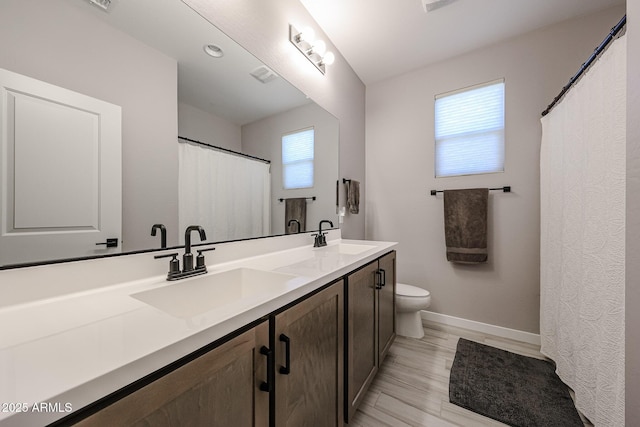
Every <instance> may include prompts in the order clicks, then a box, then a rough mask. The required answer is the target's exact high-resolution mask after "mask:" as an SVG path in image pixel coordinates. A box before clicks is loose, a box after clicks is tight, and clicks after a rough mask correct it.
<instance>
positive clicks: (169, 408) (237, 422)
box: [73, 252, 396, 427]
mask: <svg viewBox="0 0 640 427" xmlns="http://www.w3.org/2000/svg"><path fill="white" fill-rule="evenodd" d="M395 259H396V258H395V252H390V253H388V254H387V255H385V256H383V257H381V258H379V259H377V260H376V261H373V262H371V263H369V264H367V265H365V266H364V267H362V268H360V269H358V270H356V271H354V272H352V273H350V274H348V275H347V276H345V277H344V278H342V279H340V280H337V281H335V282H333V283H331V284H329V285H327V286H325V287H323V288H322V289H321V290H319V291H315V292H312V293H311V294H310V295H309V296H306V297H304V298H301V299H300V300H298V301H296V302H294V303H292V304H290V305H289V306H287V307H283V308H281V309H279V310H277V311H275V312H273V313H271V314H270V315H269V316H267V317H265V318H264V319H263V321H262V322H259V321H256V322H254V325H255V326H253V327H250V326H247V327H245V328H243V329H242V330H240V331H238V332H236V333H235V334H233V335H231V338H229V339H228V340H226V341H224V342H223V343H222V344H220V345H218V346H215V347H214V344H211V345H210V346H208V347H207V348H205V349H200V350H199V351H198V352H196V353H194V354H192V355H191V356H189V357H188V358H187V359H183V360H181V361H178V362H176V363H174V364H172V366H173V365H175V366H179V367H177V368H175V367H166V368H163V369H161V370H160V371H158V372H156V373H155V374H153V375H152V377H153V378H151V377H149V378H147V379H145V380H144V381H145V385H141V384H140V383H138V384H137V385H136V384H133V385H131V386H129V387H127V388H128V389H132V390H135V391H132V392H125V391H122V390H121V391H119V392H117V393H116V394H115V395H113V396H110V397H108V398H106V399H105V402H107V401H109V402H111V401H112V402H111V403H109V404H108V406H106V407H104V408H103V409H100V410H99V411H97V412H95V413H92V414H91V415H89V416H88V417H87V416H85V415H83V413H84V414H86V413H88V411H92V412H93V411H95V409H96V407H97V406H92V407H91V408H89V409H87V408H85V409H83V410H82V411H80V412H81V413H78V414H75V415H74V416H73V417H75V419H81V420H80V421H79V422H78V424H76V425H79V426H104V425H118V426H204V425H206V426H253V427H267V426H275V427H304V426H313V427H325V426H326V427H340V426H343V425H344V423H345V421H347V422H348V419H351V417H352V416H353V414H354V413H355V411H356V409H357V407H358V405H359V404H360V403H361V401H362V398H363V397H364V394H365V392H366V390H367V388H368V386H369V384H370V383H371V381H372V380H373V378H374V376H375V374H376V373H377V370H378V367H379V366H380V363H381V362H382V360H383V359H384V357H385V355H386V353H387V351H388V349H389V347H390V346H391V344H392V343H393V340H394V338H395V282H396V273H395ZM247 328H248V329H247ZM245 329H246V330H245ZM243 330H244V332H242V331H243ZM345 381H346V387H345ZM345 394H346V396H345ZM116 395H117V396H118V397H116ZM120 396H122V397H120ZM345 402H346V404H345ZM103 404H104V403H98V405H103Z"/></svg>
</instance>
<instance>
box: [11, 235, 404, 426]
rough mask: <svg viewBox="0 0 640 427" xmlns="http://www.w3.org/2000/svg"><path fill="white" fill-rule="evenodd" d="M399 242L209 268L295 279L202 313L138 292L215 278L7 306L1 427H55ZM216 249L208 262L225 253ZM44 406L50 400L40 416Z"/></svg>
mask: <svg viewBox="0 0 640 427" xmlns="http://www.w3.org/2000/svg"><path fill="white" fill-rule="evenodd" d="M363 245H368V247H367V246H363ZM395 246H396V243H393V242H374V241H357V240H333V241H329V244H328V246H327V247H324V248H318V249H315V248H312V246H311V245H308V246H303V247H296V248H292V249H286V250H281V251H278V252H273V253H268V254H264V255H258V256H253V257H249V258H243V259H239V260H235V261H230V262H225V263H221V264H208V270H209V273H208V275H215V274H217V273H221V272H224V271H227V270H234V269H238V268H244V269H252V270H254V269H255V270H260V271H268V272H274V273H280V274H283V275H289V276H290V278H288V280H286V281H285V282H284V283H283V284H282V285H281V286H277V287H274V289H273V290H271V291H270V292H268V293H264V292H261V293H260V292H259V293H256V294H255V295H254V296H251V297H250V298H244V299H243V300H242V301H241V302H237V303H230V304H226V305H222V306H218V307H215V308H213V309H209V310H207V309H206V307H205V308H202V307H200V308H198V309H196V310H195V311H194V312H193V313H196V314H192V313H191V312H190V311H189V310H190V309H192V308H190V307H186V311H184V310H183V311H180V310H178V311H176V312H173V313H169V312H167V311H166V310H165V311H163V310H161V309H159V308H155V307H153V306H151V305H149V304H147V303H145V302H142V301H141V300H140V299H138V298H136V297H134V296H132V295H134V294H138V293H140V292H144V291H147V290H153V289H160V288H161V287H167V286H175V287H180V286H185V285H187V286H185V289H188V288H189V282H190V281H193V280H196V279H198V278H202V277H205V276H196V277H194V278H188V279H183V280H179V281H175V282H168V281H166V280H165V276H155V277H151V278H148V279H143V280H136V281H132V282H127V283H122V284H118V285H111V286H105V287H101V288H97V289H88V290H85V291H81V292H76V293H72V294H66V295H64V296H60V297H53V298H47V299H42V300H38V301H33V302H28V303H24V304H18V305H13V306H8V307H5V308H0V325H2V326H1V328H0V405H2V406H0V425H2V426H5V425H6V426H23V425H29V426H33V425H46V424H48V423H51V422H53V421H55V420H57V419H60V418H62V417H64V416H66V415H68V412H70V410H74V411H75V410H78V409H80V408H82V407H84V406H85V405H87V404H90V403H92V402H94V401H96V400H98V399H100V398H101V397H104V396H105V395H107V394H109V393H111V392H113V391H116V390H118V389H120V388H122V387H123V386H125V385H127V384H130V383H131V382H133V381H135V380H137V379H139V378H141V377H143V376H145V375H147V374H149V373H151V372H153V371H155V370H157V369H159V368H161V367H163V366H166V365H167V364H169V363H171V362H173V361H175V360H177V359H179V358H180V357H182V356H185V355H187V354H189V353H191V352H193V351H195V350H197V349H198V348H201V347H203V346H205V345H207V344H209V343H211V342H213V341H215V340H217V339H219V338H222V337H224V336H225V335H227V334H229V333H231V332H233V331H235V330H237V329H239V328H241V327H243V326H245V325H247V324H249V323H251V322H253V321H255V320H257V319H260V318H261V317H263V316H265V315H268V314H269V313H271V312H273V311H275V310H277V309H279V308H280V307H282V306H284V305H286V304H288V303H290V302H293V301H295V300H296V299H298V298H300V297H302V296H304V295H306V294H308V293H309V292H312V291H314V290H315V289H318V288H319V287H321V286H323V285H325V284H327V283H329V282H331V281H333V280H335V279H338V278H340V277H342V276H344V275H345V274H347V273H349V272H350V271H352V270H354V269H356V268H358V267H360V266H362V265H365V264H366V263H368V262H370V261H372V260H374V259H376V258H378V257H379V256H381V255H383V254H385V253H387V252H389V251H390V250H393V249H394V248H395ZM220 250H224V248H221V249H220ZM217 251H218V249H217V250H216V252H217ZM216 252H214V253H213V254H211V253H209V254H208V258H209V259H210V260H211V259H215V258H216V255H215V254H216ZM151 256H152V255H149V257H151ZM166 263H167V265H168V259H167V260H166ZM284 277H285V278H286V276H284ZM175 289H178V288H175ZM185 313H189V314H185ZM43 402H44V403H45V404H47V406H46V407H45V406H42V408H43V411H42V412H38V411H37V409H40V408H41V407H40V406H39V404H40V403H43ZM34 404H38V406H36V408H35V409H36V410H34ZM20 410H26V413H20V412H19V411H20Z"/></svg>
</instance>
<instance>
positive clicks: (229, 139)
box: [178, 102, 242, 151]
mask: <svg viewBox="0 0 640 427" xmlns="http://www.w3.org/2000/svg"><path fill="white" fill-rule="evenodd" d="M178 135H180V136H183V137H185V138H189V139H195V140H196V141H200V142H204V143H207V144H211V145H216V146H218V147H222V148H228V149H229V150H234V151H242V129H241V126H239V125H236V124H234V123H231V122H230V121H228V120H225V119H223V118H221V117H218V116H216V115H214V114H211V113H208V112H206V111H202V110H200V109H199V108H196V107H193V106H191V105H188V104H185V103H182V102H180V103H178Z"/></svg>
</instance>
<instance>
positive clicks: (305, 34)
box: [302, 27, 316, 44]
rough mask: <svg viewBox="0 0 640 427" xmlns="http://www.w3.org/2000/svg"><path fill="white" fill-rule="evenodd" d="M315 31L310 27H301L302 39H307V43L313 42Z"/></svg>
mask: <svg viewBox="0 0 640 427" xmlns="http://www.w3.org/2000/svg"><path fill="white" fill-rule="evenodd" d="M315 36H316V33H315V31H313V28H311V27H304V28H303V29H302V39H303V40H305V41H307V42H308V43H309V44H313V39H314V38H315Z"/></svg>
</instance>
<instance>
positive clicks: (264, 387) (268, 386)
mask: <svg viewBox="0 0 640 427" xmlns="http://www.w3.org/2000/svg"><path fill="white" fill-rule="evenodd" d="M260 354H263V355H265V356H267V381H266V382H265V381H263V382H262V383H261V384H260V390H261V391H266V392H267V393H268V392H270V391H273V383H274V380H275V378H274V377H275V374H274V373H273V369H271V367H272V366H273V350H270V349H269V348H268V347H265V346H264V345H263V346H262V347H261V348H260Z"/></svg>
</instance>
